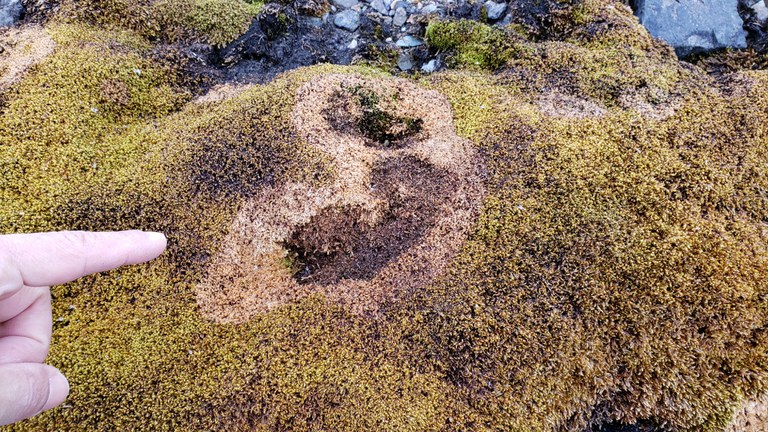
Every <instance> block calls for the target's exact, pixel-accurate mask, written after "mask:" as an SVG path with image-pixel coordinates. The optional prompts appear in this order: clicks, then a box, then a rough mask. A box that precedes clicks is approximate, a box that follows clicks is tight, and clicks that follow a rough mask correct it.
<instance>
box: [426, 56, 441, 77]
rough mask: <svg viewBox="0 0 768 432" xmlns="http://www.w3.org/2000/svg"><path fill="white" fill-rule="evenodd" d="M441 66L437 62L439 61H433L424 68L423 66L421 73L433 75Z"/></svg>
mask: <svg viewBox="0 0 768 432" xmlns="http://www.w3.org/2000/svg"><path fill="white" fill-rule="evenodd" d="M439 66H440V63H438V62H437V59H432V60H430V61H428V62H427V63H425V64H424V65H423V66H421V71H422V72H423V73H427V74H428V73H432V72H434V71H436V70H437V68H438V67H439Z"/></svg>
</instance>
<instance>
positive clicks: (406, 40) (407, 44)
mask: <svg viewBox="0 0 768 432" xmlns="http://www.w3.org/2000/svg"><path fill="white" fill-rule="evenodd" d="M420 45H424V41H423V40H421V38H417V37H416V36H411V35H406V36H403V37H401V38H400V39H398V40H397V46H399V47H400V48H413V47H417V46H420Z"/></svg>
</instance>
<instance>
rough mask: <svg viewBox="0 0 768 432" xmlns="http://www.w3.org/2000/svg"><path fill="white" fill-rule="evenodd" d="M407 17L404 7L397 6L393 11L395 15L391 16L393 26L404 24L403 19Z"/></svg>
mask: <svg viewBox="0 0 768 432" xmlns="http://www.w3.org/2000/svg"><path fill="white" fill-rule="evenodd" d="M407 19H408V12H406V10H405V8H401V7H400V8H397V10H396V11H395V16H394V17H393V18H392V25H394V26H395V27H402V26H403V24H405V20H407Z"/></svg>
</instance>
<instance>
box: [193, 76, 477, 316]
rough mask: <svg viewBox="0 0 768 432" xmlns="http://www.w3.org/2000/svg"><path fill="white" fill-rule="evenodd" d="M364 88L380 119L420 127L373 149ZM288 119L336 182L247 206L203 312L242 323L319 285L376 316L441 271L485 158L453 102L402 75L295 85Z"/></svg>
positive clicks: (286, 188) (282, 189) (460, 232)
mask: <svg viewBox="0 0 768 432" xmlns="http://www.w3.org/2000/svg"><path fill="white" fill-rule="evenodd" d="M350 89H352V90H350ZM362 92H365V93H366V94H368V95H369V96H371V97H373V95H375V98H377V100H378V102H377V103H376V107H375V109H376V110H378V111H379V112H380V113H381V118H384V119H385V120H386V119H389V120H391V121H392V122H393V123H394V124H396V125H395V126H394V127H399V126H398V125H401V124H402V121H401V119H413V121H414V122H415V121H418V123H419V124H420V128H419V132H418V133H416V132H414V133H405V134H402V136H401V137H399V138H398V141H401V142H400V143H399V144H398V145H397V146H390V145H372V143H379V144H381V143H380V142H379V141H378V140H377V139H373V138H371V137H370V135H368V134H366V129H365V128H366V127H368V126H370V123H368V122H367V121H366V120H364V119H366V115H367V113H366V111H367V110H370V109H371V106H369V105H367V104H366V102H361V100H360V97H359V96H360V94H361V93H362ZM292 121H293V126H294V128H295V129H296V131H297V133H299V134H300V135H301V136H303V137H304V138H305V139H306V140H307V142H308V143H309V144H310V145H311V146H314V147H316V148H317V149H319V150H320V151H322V152H323V153H326V154H328V155H329V156H330V157H331V159H332V161H333V163H332V164H333V166H334V168H335V170H336V178H335V180H334V181H333V182H332V184H330V185H326V186H322V187H313V186H308V185H306V184H303V183H288V184H283V185H279V186H276V187H274V188H271V189H268V190H266V191H264V192H263V193H260V194H258V195H257V196H254V197H253V198H251V199H250V200H249V201H248V202H246V203H245V205H244V206H243V208H242V209H241V210H240V212H239V213H238V215H237V217H236V218H235V220H234V221H233V223H232V225H231V226H230V229H229V234H228V235H227V237H226V239H225V240H224V246H223V248H222V251H221V252H220V253H219V254H217V255H216V256H214V257H212V259H211V262H210V263H209V266H208V275H207V277H206V278H205V280H204V281H203V282H202V283H200V284H199V285H198V287H197V296H198V302H199V304H200V307H201V310H202V311H203V313H204V314H205V315H206V316H208V317H210V318H213V319H216V320H220V321H243V320H245V319H247V318H248V317H250V316H252V315H253V314H255V313H259V312H264V311H267V310H270V309H271V308H273V307H275V306H277V305H280V304H284V303H286V302H288V301H291V300H296V299H298V298H301V297H304V296H306V295H308V294H310V293H313V292H320V293H323V294H325V295H326V296H327V297H328V298H330V299H333V300H334V301H337V302H340V303H342V304H346V305H348V306H349V307H351V308H352V309H353V310H356V311H358V312H372V311H375V310H376V308H377V306H378V305H379V304H380V303H381V302H382V301H383V300H386V299H390V298H392V297H393V296H395V295H397V294H398V293H402V292H409V291H413V290H416V289H418V288H419V287H421V286H424V285H425V284H427V283H429V282H431V281H432V280H434V278H435V277H436V276H438V275H439V274H441V273H442V272H443V269H444V268H445V266H446V265H447V264H448V263H449V262H450V261H451V258H452V257H453V256H454V255H455V254H456V252H457V251H458V248H459V246H460V245H461V243H462V241H463V239H464V238H465V237H466V234H467V230H468V229H469V227H470V225H471V222H472V220H473V218H474V217H475V216H476V215H477V212H478V209H479V203H480V201H481V199H482V197H483V187H482V186H481V177H480V176H481V167H480V160H479V158H478V156H477V154H476V153H475V151H474V150H473V148H472V146H471V145H470V144H469V142H467V141H465V140H463V139H461V138H459V137H458V136H456V133H455V129H454V126H453V120H452V112H451V109H450V106H449V105H448V103H447V101H446V100H445V99H444V98H442V97H441V96H440V95H439V94H438V93H436V92H432V91H427V90H423V89H420V88H418V87H417V86H415V85H413V84H411V83H409V82H408V81H405V80H387V81H382V80H373V79H364V78H362V77H360V76H353V75H329V76H326V77H323V78H322V79H319V80H315V81H313V82H311V83H309V84H306V85H304V86H303V87H301V88H300V89H299V90H298V97H297V105H296V107H295V108H294V112H293V117H292ZM379 126H382V125H379ZM388 133H389V132H388Z"/></svg>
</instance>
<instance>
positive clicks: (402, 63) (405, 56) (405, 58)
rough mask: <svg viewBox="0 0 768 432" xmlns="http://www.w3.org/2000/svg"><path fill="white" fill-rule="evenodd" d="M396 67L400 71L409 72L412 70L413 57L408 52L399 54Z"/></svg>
mask: <svg viewBox="0 0 768 432" xmlns="http://www.w3.org/2000/svg"><path fill="white" fill-rule="evenodd" d="M397 67H399V68H400V70H402V71H409V70H411V69H413V57H411V54H410V53H408V52H401V53H400V57H398V59H397Z"/></svg>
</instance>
